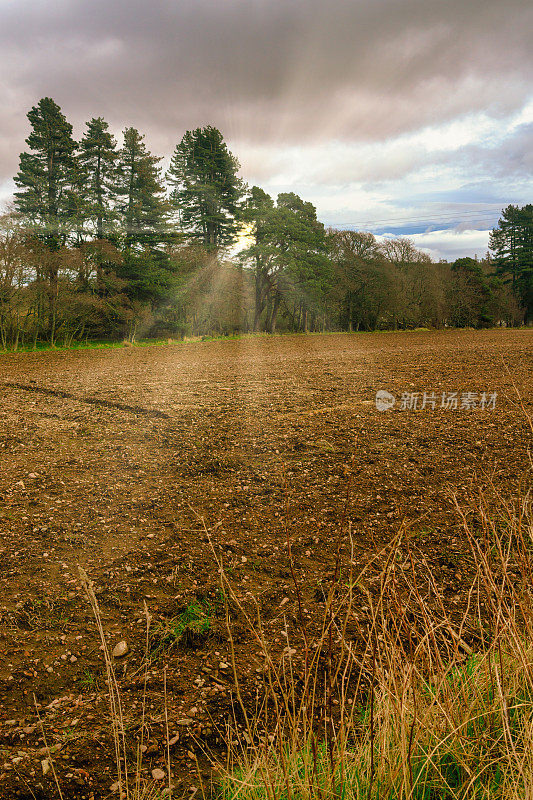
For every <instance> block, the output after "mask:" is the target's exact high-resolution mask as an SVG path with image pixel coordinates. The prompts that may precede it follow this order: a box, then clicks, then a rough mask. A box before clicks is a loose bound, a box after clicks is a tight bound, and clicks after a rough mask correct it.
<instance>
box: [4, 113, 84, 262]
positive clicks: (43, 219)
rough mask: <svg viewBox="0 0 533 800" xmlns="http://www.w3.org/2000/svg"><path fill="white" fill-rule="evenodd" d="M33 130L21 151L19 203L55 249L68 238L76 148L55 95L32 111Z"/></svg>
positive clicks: (17, 203)
mask: <svg viewBox="0 0 533 800" xmlns="http://www.w3.org/2000/svg"><path fill="white" fill-rule="evenodd" d="M28 119H29V121H30V123H31V126H32V130H31V133H30V135H29V136H28V138H27V139H26V144H27V145H28V147H29V148H30V152H25V153H21V155H20V166H19V171H18V174H17V175H16V177H15V183H16V185H17V187H18V188H19V191H17V192H15V206H16V208H17V210H18V211H19V212H20V213H21V214H22V215H23V216H24V217H26V219H27V220H28V221H29V222H30V223H31V224H33V225H34V226H35V228H36V229H37V230H36V233H37V234H38V235H39V236H40V238H42V239H44V240H45V241H46V242H47V244H48V246H49V247H50V248H51V249H57V248H58V247H59V246H60V244H61V242H62V241H64V239H65V236H66V233H67V231H68V221H69V218H70V217H71V204H72V190H73V187H74V186H75V169H74V167H75V150H76V143H75V141H74V139H73V138H72V125H70V124H69V123H68V122H67V120H66V118H65V116H64V115H63V113H62V112H61V109H60V108H59V106H58V105H57V103H55V102H54V101H53V100H52V98H51V97H44V98H43V99H42V100H39V102H38V103H37V105H36V106H34V107H33V108H32V109H31V111H29V113H28Z"/></svg>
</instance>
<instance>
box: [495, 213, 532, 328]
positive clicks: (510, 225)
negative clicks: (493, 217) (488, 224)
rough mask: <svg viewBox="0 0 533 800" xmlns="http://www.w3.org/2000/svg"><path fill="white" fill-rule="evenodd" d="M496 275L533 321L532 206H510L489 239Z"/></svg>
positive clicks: (527, 317) (527, 316)
mask: <svg viewBox="0 0 533 800" xmlns="http://www.w3.org/2000/svg"><path fill="white" fill-rule="evenodd" d="M489 247H490V249H491V251H492V253H493V257H494V264H495V267H496V274H497V275H500V276H501V277H502V278H503V280H504V281H506V282H508V283H510V284H511V286H512V289H513V292H514V293H515V295H516V296H517V297H518V299H519V300H520V302H521V304H522V305H523V307H524V309H525V313H526V320H527V321H529V320H531V319H533V205H532V204H529V205H526V206H523V207H522V208H519V207H518V206H512V205H510V206H507V208H504V209H503V211H502V216H501V218H500V220H499V222H498V227H497V228H494V230H493V231H492V233H491V235H490V242H489Z"/></svg>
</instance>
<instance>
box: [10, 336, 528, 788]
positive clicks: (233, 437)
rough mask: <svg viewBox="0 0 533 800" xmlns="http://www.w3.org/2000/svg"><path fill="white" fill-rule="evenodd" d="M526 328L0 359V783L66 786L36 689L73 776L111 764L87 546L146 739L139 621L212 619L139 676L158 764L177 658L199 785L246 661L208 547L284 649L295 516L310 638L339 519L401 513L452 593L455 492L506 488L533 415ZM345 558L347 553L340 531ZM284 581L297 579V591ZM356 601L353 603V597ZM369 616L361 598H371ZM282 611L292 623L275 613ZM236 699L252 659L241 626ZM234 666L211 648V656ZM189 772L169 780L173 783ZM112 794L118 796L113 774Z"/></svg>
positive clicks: (187, 744) (360, 522) (387, 535)
mask: <svg viewBox="0 0 533 800" xmlns="http://www.w3.org/2000/svg"><path fill="white" fill-rule="evenodd" d="M532 345H533V335H532V332H530V331H525V330H520V331H506V330H498V331H483V332H481V331H480V332H478V331H450V332H431V333H429V332H428V333H425V332H416V333H411V332H410V333H376V334H354V335H324V336H321V335H312V336H284V337H270V338H268V337H257V338H243V339H240V340H230V341H216V342H200V343H195V344H188V345H169V346H168V347H152V348H124V349H120V350H101V351H96V350H95V351H70V352H69V351H67V352H57V353H41V354H20V355H6V356H2V357H0V385H2V404H1V407H0V453H1V454H2V457H3V458H2V470H1V473H0V499H1V506H0V525H1V529H2V541H1V550H0V566H1V572H0V580H1V585H2V593H1V599H0V615H1V617H0V619H1V621H0V642H1V647H2V656H3V657H2V663H1V665H0V692H1V694H2V708H1V711H0V715H1V720H0V797H1V798H6V799H7V798H11V797H15V796H18V797H27V798H30V797H37V798H49V797H50V798H51V797H57V796H58V795H57V789H56V788H55V786H54V781H53V777H52V773H51V772H49V773H48V774H47V775H46V776H43V771H42V767H41V760H42V759H44V758H46V752H45V750H44V749H43V748H44V742H43V737H42V729H41V726H40V724H39V721H38V718H37V715H36V711H35V707H34V700H33V693H35V696H36V700H37V703H38V706H39V714H40V717H41V719H42V723H43V725H44V730H45V731H46V736H47V741H48V745H49V746H50V747H51V748H52V750H53V751H54V764H55V768H56V771H57V774H58V778H59V781H60V783H61V786H62V790H63V794H64V796H65V798H90V797H93V796H94V798H100V797H105V796H108V795H109V794H110V789H109V787H110V786H111V784H112V783H113V782H114V781H115V780H116V776H115V773H114V766H113V764H114V762H113V752H112V744H111V738H110V723H109V711H108V706H107V700H106V694H105V688H106V687H105V668H104V664H103V661H102V652H101V650H100V642H99V639H98V634H97V631H96V626H95V623H94V620H93V618H92V615H91V611H90V608H89V605H88V603H87V600H86V599H85V597H84V595H83V592H82V591H81V589H80V584H79V577H78V566H80V565H81V566H82V567H83V568H84V569H85V570H86V571H87V573H88V574H89V576H90V577H91V578H92V580H93V581H94V584H95V588H96V592H97V596H98V601H99V603H100V606H101V610H102V617H103V625H104V628H105V631H106V634H107V636H108V640H109V643H110V646H111V648H112V647H114V645H115V644H116V643H117V642H119V641H121V640H126V641H127V642H128V645H129V652H128V653H127V655H126V656H125V657H123V658H121V659H117V660H116V663H117V674H118V677H119V680H120V684H121V687H122V693H123V701H124V707H125V713H126V717H127V720H128V724H129V726H130V735H131V737H132V741H134V737H135V735H136V734H137V733H138V731H139V725H140V705H139V704H140V701H141V697H142V688H143V681H144V673H143V669H142V663H143V652H144V636H145V621H144V618H143V603H144V602H146V603H147V605H148V608H149V611H150V613H151V615H152V616H153V622H152V626H154V627H155V626H157V625H158V624H161V623H162V622H164V621H165V620H166V621H169V620H172V619H174V618H176V617H177V616H179V614H180V613H181V612H182V611H183V610H184V609H185V608H186V607H187V606H188V605H189V604H190V603H191V602H194V601H199V602H201V603H203V604H204V608H208V607H209V608H210V609H211V610H210V611H209V613H210V614H211V616H212V619H211V624H210V627H209V631H208V632H207V634H202V633H200V634H198V635H196V636H189V637H186V638H185V640H184V641H182V642H181V643H180V644H179V645H177V646H175V647H173V648H170V649H168V648H167V649H164V648H163V649H162V650H161V651H160V652H159V653H157V654H156V657H155V658H154V660H153V662H152V664H151V666H150V668H149V676H148V684H147V691H148V710H147V725H148V732H147V744H148V750H147V753H146V755H145V768H146V774H147V775H149V774H150V772H151V770H152V769H153V768H154V767H162V768H163V769H165V763H164V756H165V753H164V741H165V724H164V719H163V709H164V702H163V700H164V698H163V689H164V686H163V670H164V668H165V667H167V673H166V674H167V691H168V716H169V731H170V736H171V737H172V739H174V738H175V737H176V736H179V739H177V740H176V741H175V742H174V743H173V745H172V748H171V756H172V767H173V771H174V784H175V785H176V787H177V788H178V790H182V791H183V792H186V791H188V790H189V787H190V786H191V785H197V783H198V778H197V776H196V767H195V762H194V760H193V759H192V757H191V756H192V755H193V752H194V753H196V755H197V756H198V759H199V763H200V767H201V770H202V772H203V773H204V777H208V776H209V761H208V759H207V757H205V756H204V755H203V754H202V750H201V748H202V747H204V746H206V747H207V748H208V749H209V748H212V749H214V750H216V749H217V748H219V747H220V746H221V737H220V733H221V729H222V730H223V728H224V724H225V721H226V720H227V719H228V716H231V714H232V713H233V712H232V706H233V704H234V690H233V687H234V677H233V675H232V669H231V667H227V666H224V665H227V664H229V663H230V661H231V657H230V654H229V644H228V637H227V632H226V630H225V623H224V618H223V617H224V614H223V610H221V602H220V594H219V586H220V584H219V574H218V567H217V564H216V561H215V558H214V555H213V552H212V551H211V549H210V546H209V543H208V539H207V536H206V534H205V530H204V526H203V523H202V518H203V519H204V520H205V525H206V526H207V528H208V529H209V530H210V531H211V532H212V534H211V535H212V540H213V543H214V547H215V550H216V553H217V554H218V556H219V557H220V558H221V559H222V561H223V563H224V565H225V567H226V569H227V573H228V576H229V578H230V580H231V582H232V585H233V586H234V588H235V591H236V593H237V595H238V596H239V597H242V598H243V602H244V603H245V604H246V603H247V602H251V596H252V595H253V596H254V597H256V598H257V599H258V602H259V605H260V607H261V609H262V614H263V619H264V623H265V630H266V631H267V635H268V637H269V640H270V641H271V642H272V644H273V646H274V648H277V649H278V651H279V653H280V654H282V653H283V649H284V647H286V645H287V638H286V636H285V634H284V633H282V631H287V633H288V636H289V643H291V645H292V644H293V643H295V644H294V649H296V650H297V649H298V645H297V640H298V632H297V631H298V624H297V622H298V620H297V609H296V605H297V604H296V593H295V589H294V584H293V580H292V576H291V572H290V569H289V562H288V557H287V542H286V531H285V528H287V529H288V531H289V534H290V539H291V542H292V548H293V557H294V568H295V573H296V576H297V578H298V581H300V582H301V585H302V593H303V598H304V604H305V609H306V610H305V615H306V620H307V624H308V627H309V634H310V635H311V636H312V634H313V630H314V626H315V627H316V625H318V620H319V618H320V614H321V610H322V607H321V603H320V599H321V595H320V591H317V587H320V584H321V582H322V581H324V580H327V578H328V576H329V575H331V572H332V569H333V563H334V558H335V548H336V542H337V536H338V530H339V522H340V520H341V518H342V515H343V507H344V503H345V498H346V493H347V483H348V479H349V476H350V474H351V476H352V477H351V489H350V499H349V508H348V513H347V520H348V521H349V522H350V523H351V530H352V536H353V543H354V555H353V559H354V560H355V561H357V562H360V563H363V562H364V561H365V560H366V559H368V558H369V556H371V555H372V554H374V553H376V552H377V551H378V550H379V548H380V547H382V546H383V545H384V544H386V543H387V542H388V541H390V539H391V538H392V537H393V536H394V535H395V533H396V532H397V531H398V529H399V527H400V525H402V524H405V525H407V526H409V529H410V531H411V533H412V535H413V536H415V537H416V543H417V547H418V548H419V550H420V552H421V553H423V554H424V557H425V559H426V564H428V565H429V567H430V569H431V571H432V573H433V576H434V578H435V580H436V582H437V583H438V584H439V586H440V587H441V588H442V591H443V593H444V596H445V597H446V598H447V600H448V602H449V603H450V604H460V603H461V592H462V591H463V590H464V585H465V575H464V573H467V571H468V570H467V569H464V566H463V561H462V559H466V556H465V555H464V553H465V543H464V541H463V540H462V537H461V530H460V525H459V522H458V518H457V515H456V512H455V510H454V505H453V499H452V498H453V495H454V494H456V495H457V496H458V498H459V501H461V499H464V498H465V497H466V496H467V495H468V494H469V492H470V491H472V490H474V491H477V490H478V488H479V487H483V486H487V485H489V484H490V483H491V482H493V483H494V484H495V485H496V486H497V487H498V488H499V489H501V490H503V491H509V492H514V491H515V490H516V487H517V485H518V483H519V481H520V479H523V478H524V475H525V473H526V469H527V463H528V461H527V450H528V448H529V447H530V446H531V437H530V433H529V428H528V425H527V422H526V418H525V415H524V413H523V410H522V409H521V408H520V406H519V404H518V403H517V393H516V391H515V388H514V387H513V381H514V383H515V384H516V389H517V390H518V391H519V392H520V394H521V397H522V400H523V405H524V406H525V409H526V410H527V411H528V412H529V413H530V414H531V413H532V409H533V398H532V397H531V389H532V387H533V381H532V352H533V348H532ZM378 389H388V390H390V391H391V392H392V393H393V394H395V395H396V396H397V397H399V396H400V394H401V393H402V392H416V391H418V392H424V391H426V392H431V391H434V392H436V394H437V396H438V398H439V400H440V395H441V393H442V392H458V393H459V398H460V397H461V394H462V393H464V392H477V393H478V394H480V393H482V392H497V393H498V396H497V400H496V407H495V409H494V410H480V409H475V410H461V409H457V410H442V409H440V408H439V407H438V405H439V404H438V403H437V408H435V409H434V410H433V409H430V408H426V409H424V410H418V411H412V410H406V411H402V410H401V409H400V407H399V403H398V402H397V403H396V406H395V407H394V409H393V410H390V411H387V412H379V411H377V410H376V408H375V403H374V397H375V393H376V390H378ZM342 557H343V558H345V559H348V558H350V552H349V543H348V541H347V539H346V537H345V538H344V539H343V540H342ZM285 598H288V600H285ZM363 611H364V609H363ZM363 617H364V614H363ZM285 626H286V627H285ZM236 633H237V636H236V656H235V658H236V669H237V673H238V676H239V679H240V681H241V685H242V691H243V694H244V696H245V698H250V699H253V697H254V696H255V694H256V692H257V690H259V691H260V687H261V683H262V668H263V659H262V657H261V655H260V653H259V651H258V648H257V645H256V643H255V642H254V641H253V640H252V638H251V636H249V635H248V634H247V632H246V629H245V627H244V626H242V625H241V626H240V628H239V627H238V626H237V630H236ZM221 665H222V666H221ZM178 793H179V792H178ZM115 796H116V795H115Z"/></svg>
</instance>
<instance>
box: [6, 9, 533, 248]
mask: <svg viewBox="0 0 533 800" xmlns="http://www.w3.org/2000/svg"><path fill="white" fill-rule="evenodd" d="M532 30H533V7H532V5H531V3H528V2H527V0H505V2H504V0H149V2H148V0H105V2H104V1H103V0H0V103H1V105H0V108H1V112H0V198H2V199H4V200H5V199H7V198H9V196H10V194H11V192H12V190H13V184H12V180H11V179H12V176H13V174H14V173H15V172H16V170H17V165H18V155H19V153H20V151H21V150H22V149H24V139H25V137H26V136H27V135H28V130H29V127H28V122H27V119H26V113H27V112H28V110H29V109H30V107H31V106H32V105H34V104H35V103H36V102H37V101H38V100H39V99H40V98H41V97H43V96H51V97H53V98H54V100H56V102H57V103H59V105H60V106H61V107H62V109H63V112H64V113H65V114H66V116H67V118H68V119H69V120H70V121H71V122H72V123H73V125H74V130H75V135H76V136H81V133H82V131H83V127H84V122H85V121H86V120H87V119H89V118H90V117H93V116H104V117H105V118H106V119H107V120H108V121H109V123H110V125H111V127H112V129H113V130H114V132H115V133H116V134H117V136H118V135H119V133H120V131H121V130H122V129H123V128H124V127H125V126H129V125H133V126H135V127H138V128H139V129H140V130H141V132H143V133H145V134H146V139H147V143H148V145H149V147H150V148H151V149H152V150H153V151H154V152H156V153H157V154H158V155H163V156H166V157H168V156H169V155H170V152H171V151H172V149H173V147H174V146H175V144H176V143H177V142H178V141H179V140H180V139H181V137H182V135H183V133H184V131H185V130H187V129H190V128H194V127H197V126H199V125H205V124H212V125H216V126H217V127H219V128H220V129H221V131H222V132H223V134H224V136H225V138H226V140H227V141H228V143H229V146H230V148H231V150H232V151H233V152H234V153H235V154H236V155H237V156H238V158H239V160H240V162H241V165H242V170H241V172H242V175H243V177H244V178H245V180H246V181H248V182H249V183H250V184H253V183H257V184H259V185H261V186H263V188H265V189H266V190H267V191H269V192H270V193H271V194H273V195H276V194H277V193H278V192H280V191H287V190H291V191H295V192H297V193H298V194H300V195H301V196H302V197H303V198H304V199H305V200H311V201H312V202H313V203H315V205H316V206H317V209H318V214H319V218H320V219H322V220H323V221H324V222H325V223H327V224H332V225H342V226H347V227H353V228H356V229H364V230H371V231H373V232H375V233H378V234H396V235H399V234H401V235H409V236H413V238H414V239H415V240H416V241H417V243H418V245H419V246H421V247H424V248H427V249H428V250H429V251H430V252H431V253H432V255H434V256H436V257H447V258H455V257H457V256H458V255H464V254H468V255H473V254H474V253H478V254H479V255H482V254H483V253H484V251H485V250H486V246H487V238H488V233H487V231H488V229H489V228H491V227H492V226H493V225H494V224H495V223H496V221H497V219H498V212H499V210H500V209H501V208H502V206H504V205H507V204H509V203H517V204H520V205H523V204H525V203H527V202H532V201H533V192H532V188H533V181H532V166H533V146H532V145H533V93H532V86H533V81H532V78H533V68H532V64H533V48H532V47H531V33H532Z"/></svg>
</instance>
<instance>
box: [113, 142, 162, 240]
mask: <svg viewBox="0 0 533 800" xmlns="http://www.w3.org/2000/svg"><path fill="white" fill-rule="evenodd" d="M160 161H161V158H160V157H158V156H153V155H152V154H151V153H150V152H149V151H148V150H147V148H146V145H145V143H144V136H142V135H141V134H140V133H139V131H138V130H136V129H135V128H126V130H125V131H124V145H123V147H122V148H121V150H120V151H119V154H118V159H117V172H116V175H117V177H116V182H115V185H114V190H115V192H116V196H117V212H118V217H119V219H120V220H121V221H122V222H123V224H124V231H125V247H126V250H131V249H132V248H133V247H134V246H135V245H141V246H146V247H155V246H157V244H158V243H160V242H161V241H163V240H165V238H167V236H166V231H165V228H166V225H167V221H168V212H169V204H168V202H167V200H166V198H165V188H164V186H163V184H162V181H161V171H160V168H159V166H158V165H159V162H160Z"/></svg>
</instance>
